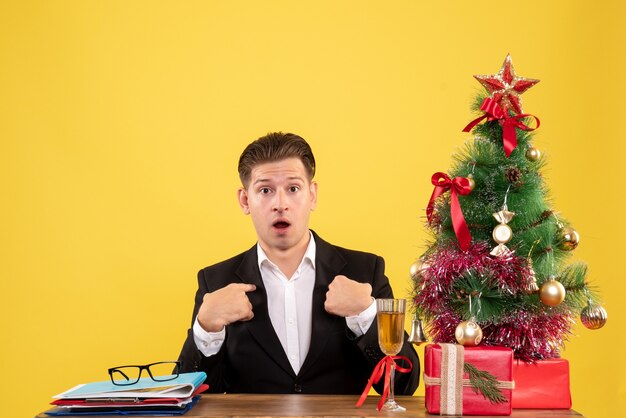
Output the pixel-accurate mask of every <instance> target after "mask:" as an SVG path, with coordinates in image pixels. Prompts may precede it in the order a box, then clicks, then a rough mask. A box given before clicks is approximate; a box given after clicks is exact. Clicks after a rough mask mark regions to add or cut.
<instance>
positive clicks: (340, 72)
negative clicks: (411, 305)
mask: <svg viewBox="0 0 626 418" xmlns="http://www.w3.org/2000/svg"><path fill="white" fill-rule="evenodd" d="M619 3H620V2H619V1H617V0H615V1H596V2H589V1H560V2H558V1H552V2H545V1H525V2H510V3H506V4H505V3H503V2H492V1H472V2H466V1H445V2H437V1H431V2H425V1H384V2H383V1H380V2H376V1H316V2H302V1H298V2H296V1H229V2H226V1H224V2H218V1H206V2H199V1H182V2H174V1H172V2H157V1H141V2H140V1H13V2H9V1H2V2H0V144H1V150H0V187H1V188H0V192H1V195H0V196H1V198H2V202H1V204H0V222H1V223H0V234H1V235H0V236H1V240H0V244H1V247H0V257H1V259H0V280H1V285H0V286H1V288H0V295H1V296H0V297H1V298H2V299H1V300H0V321H1V322H0V325H1V330H2V344H1V351H0V361H1V368H0V370H2V376H0V385H1V390H0V393H2V399H3V405H2V411H3V412H2V415H4V416H11V417H14V416H15V417H17V416H24V417H30V416H33V415H35V414H36V413H37V412H39V411H42V410H44V409H46V408H47V403H48V402H49V401H50V400H51V396H52V395H54V394H56V393H59V392H61V391H63V390H65V389H68V388H69V387H71V386H73V385H75V384H78V383H82V382H88V381H93V380H102V379H107V374H106V369H107V368H108V367H111V366H115V365H121V364H126V363H142V362H151V361H158V360H165V359H175V358H176V357H177V356H178V353H179V350H180V347H181V345H182V342H183V340H184V337H185V331H186V329H187V327H188V325H189V323H190V319H191V318H190V316H191V310H192V306H193V296H194V292H195V289H196V272H197V270H198V269H199V268H201V267H204V266H207V265H210V264H212V263H215V262H217V261H220V260H222V259H225V258H227V257H230V256H232V255H234V254H237V253H239V252H241V251H243V250H245V249H247V248H249V247H250V246H251V245H252V244H253V243H254V242H255V235H254V231H253V228H252V226H251V223H250V220H249V219H248V218H247V217H245V216H243V215H242V214H241V212H240V210H239V207H238V205H237V202H236V194H235V190H236V188H237V187H238V178H237V174H236V163H237V158H238V156H239V153H240V152H241V150H242V149H243V147H244V146H245V145H246V144H247V143H248V142H250V141H251V140H253V139H255V138H257V137H259V136H261V135H263V134H265V133H267V132H269V131H275V130H283V131H292V132H296V133H298V134H300V135H302V136H303V137H304V138H306V139H307V140H309V142H310V143H311V144H312V147H313V149H314V151H315V153H316V157H317V160H318V169H319V172H318V176H317V180H318V182H319V206H318V209H317V211H316V212H315V213H314V215H313V218H312V227H313V228H314V229H315V230H316V231H317V232H319V233H320V234H321V236H322V237H324V238H325V239H327V240H329V241H331V242H333V243H335V244H339V245H342V246H346V247H351V248H358V249H362V250H367V251H372V252H375V253H378V254H380V255H382V256H384V257H385V259H386V261H387V273H388V276H389V277H390V278H391V281H392V284H393V286H394V288H395V290H396V293H397V294H400V295H401V294H403V293H404V294H405V295H406V294H408V290H409V287H410V282H409V279H408V268H409V265H410V264H411V263H412V262H413V261H414V260H415V258H416V257H417V256H419V255H420V254H421V253H422V251H423V250H424V249H425V239H426V237H427V235H426V232H425V229H424V227H423V221H424V208H425V206H426V204H427V201H428V198H429V196H430V193H431V191H432V189H431V187H432V186H431V185H430V182H429V180H430V175H431V174H432V173H433V172H435V171H441V170H444V171H445V170H447V169H448V168H449V167H450V163H451V154H452V153H453V152H454V151H455V150H458V149H460V147H461V146H462V144H463V141H464V140H465V139H467V138H468V135H466V134H463V133H461V129H462V128H463V127H464V126H465V124H466V123H467V122H469V121H470V120H471V119H472V118H473V116H474V115H473V114H472V113H471V112H470V110H469V105H470V102H471V101H472V100H473V97H474V95H475V93H476V92H478V91H480V89H481V88H480V86H479V84H478V83H477V82H476V81H475V80H474V79H473V78H472V75H473V74H493V73H495V72H497V71H498V70H499V68H500V65H501V63H502V61H503V60H504V57H505V55H506V54H507V52H510V53H511V55H512V57H513V63H514V65H515V69H516V70H517V73H518V75H521V76H526V77H531V78H539V79H541V80H542V82H541V83H540V84H538V85H537V86H535V87H533V88H532V89H531V90H529V91H528V92H526V93H525V94H524V96H523V100H524V108H525V110H526V111H528V112H530V113H533V114H535V115H537V116H538V117H539V118H540V119H541V122H542V124H541V127H540V129H539V130H538V131H537V136H536V142H535V144H536V145H537V146H538V147H539V148H540V149H541V150H542V151H543V153H544V155H546V156H547V158H548V165H547V167H546V170H545V171H544V174H545V176H546V179H547V182H548V184H549V185H550V187H551V189H552V198H553V202H554V208H555V209H556V210H558V211H560V212H561V214H562V216H563V217H565V218H566V219H568V220H569V221H571V222H572V224H573V225H574V227H575V228H576V229H577V230H578V231H579V232H580V234H581V237H582V240H581V245H580V246H579V248H578V249H577V250H576V251H575V253H574V257H573V258H574V259H578V260H583V261H586V262H587V263H588V264H589V267H590V279H591V281H592V282H593V283H594V284H595V285H597V287H598V288H599V289H600V290H601V291H602V294H603V295H604V306H605V307H606V309H607V310H608V312H609V322H608V325H607V326H606V327H605V328H604V329H602V330H600V331H589V330H587V329H585V328H584V327H582V326H581V325H580V324H579V325H577V326H576V327H575V329H574V334H573V335H572V336H571V338H570V341H569V342H568V344H567V349H566V351H565V352H564V356H565V357H566V358H568V359H569V360H570V362H571V383H572V394H573V399H574V408H576V409H577V410H579V411H580V412H582V413H584V414H586V415H587V416H589V417H604V416H615V415H616V414H617V412H615V411H616V410H617V409H619V410H620V411H623V410H624V408H625V407H626V403H625V397H626V396H625V392H626V384H625V377H624V376H626V368H625V366H624V359H623V354H620V353H623V351H624V342H625V341H624V336H623V335H624V323H625V322H624V321H625V320H626V317H625V314H624V312H625V310H624V308H623V306H624V290H625V287H624V284H623V280H624V274H623V264H622V262H623V260H624V258H623V252H624V237H625V236H626V229H625V227H624V219H623V217H624V211H623V209H624V198H623V187H622V182H623V180H622V178H623V172H622V166H623V165H622V162H623V156H624V154H625V151H626V149H625V146H624V126H623V123H624V114H625V113H626V112H625V111H626V106H625V105H624V98H625V97H626V88H625V87H626V82H625V81H624V73H625V72H626V61H625V58H624V43H625V41H626V37H625V36H624V34H623V30H622V27H623V18H624V17H625V13H624V11H625V10H624V6H622V5H620V4H619ZM407 327H408V321H407ZM421 351H422V350H420V353H421ZM417 394H423V386H422V385H421V386H420V388H419V390H418V392H417Z"/></svg>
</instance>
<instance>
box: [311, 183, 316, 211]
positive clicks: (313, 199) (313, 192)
mask: <svg viewBox="0 0 626 418" xmlns="http://www.w3.org/2000/svg"><path fill="white" fill-rule="evenodd" d="M309 190H310V192H311V210H315V208H316V207H317V182H315V181H312V182H311V184H310V185H309Z"/></svg>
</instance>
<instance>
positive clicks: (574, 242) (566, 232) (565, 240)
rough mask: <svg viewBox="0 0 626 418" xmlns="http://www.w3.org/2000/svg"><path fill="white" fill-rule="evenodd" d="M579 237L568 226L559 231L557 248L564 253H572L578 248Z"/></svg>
mask: <svg viewBox="0 0 626 418" xmlns="http://www.w3.org/2000/svg"><path fill="white" fill-rule="evenodd" d="M579 242H580V235H578V232H576V230H575V229H574V228H570V227H568V226H566V227H564V228H561V229H560V230H559V248H560V249H562V250H565V251H572V250H573V249H574V248H576V247H578V243H579Z"/></svg>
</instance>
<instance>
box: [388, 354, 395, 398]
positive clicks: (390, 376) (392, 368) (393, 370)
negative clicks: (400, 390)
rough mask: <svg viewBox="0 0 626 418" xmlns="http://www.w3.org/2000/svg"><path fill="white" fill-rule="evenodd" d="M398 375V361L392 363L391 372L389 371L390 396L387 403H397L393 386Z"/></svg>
mask: <svg viewBox="0 0 626 418" xmlns="http://www.w3.org/2000/svg"><path fill="white" fill-rule="evenodd" d="M395 377H396V363H395V362H394V363H391V373H389V380H390V382H389V396H388V397H387V403H395V402H396V400H395V399H394V397H393V387H394V381H395V380H396V379H395Z"/></svg>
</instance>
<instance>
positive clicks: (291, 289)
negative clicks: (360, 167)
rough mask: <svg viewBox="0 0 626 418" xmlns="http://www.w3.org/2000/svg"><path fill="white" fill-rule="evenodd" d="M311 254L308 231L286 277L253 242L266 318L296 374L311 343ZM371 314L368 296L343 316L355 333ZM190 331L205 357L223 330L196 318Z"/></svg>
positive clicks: (216, 348)
mask: <svg viewBox="0 0 626 418" xmlns="http://www.w3.org/2000/svg"><path fill="white" fill-rule="evenodd" d="M315 254H316V245H315V240H314V239H313V234H311V238H310V240H309V245H308V246H307V249H306V251H305V253H304V257H302V260H301V261H300V265H299V266H298V269H297V270H296V272H295V273H294V274H293V276H291V278H287V277H286V276H285V275H284V274H283V272H282V271H280V269H279V268H278V267H277V266H276V265H275V264H274V263H272V262H271V261H270V260H269V258H267V255H266V254H265V252H264V251H263V249H262V248H261V246H260V245H259V244H258V243H257V255H258V264H259V270H260V271H261V278H262V280H263V285H264V286H265V291H266V292H267V306H268V311H269V317H270V321H271V323H272V326H273V327H274V331H275V332H276V335H277V336H278V339H279V340H280V343H281V345H282V346H283V350H285V354H286V355H287V358H288V360H289V363H291V367H292V368H293V370H294V372H295V373H296V374H298V372H299V371H300V367H301V366H302V363H303V362H304V359H305V358H306V355H307V353H308V352H309V346H310V345H311V322H312V302H313V287H314V285H315ZM375 318H376V303H375V302H374V300H372V303H371V304H370V306H369V307H368V308H367V309H366V310H364V311H363V312H361V313H360V314H359V315H356V316H350V317H347V318H346V324H347V326H348V328H350V330H351V331H352V332H353V333H354V334H355V335H356V336H357V337H358V336H361V335H363V334H365V333H366V332H367V330H368V329H369V327H370V326H371V325H372V322H374V319H375ZM193 335H194V341H195V343H196V346H197V347H198V349H199V350H200V352H201V353H202V354H203V355H205V356H206V357H209V356H211V355H214V354H216V353H217V352H218V351H219V350H220V348H221V346H222V344H223V343H224V339H225V337H226V330H225V329H222V330H221V331H219V332H207V331H205V330H204V329H203V328H202V327H201V326H200V324H199V323H198V319H197V318H196V320H195V322H194V325H193Z"/></svg>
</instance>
